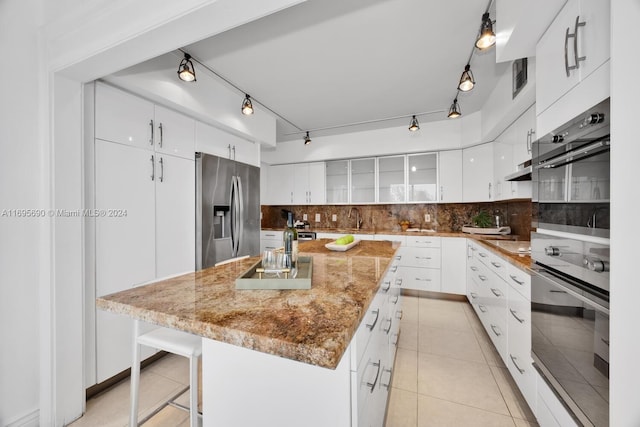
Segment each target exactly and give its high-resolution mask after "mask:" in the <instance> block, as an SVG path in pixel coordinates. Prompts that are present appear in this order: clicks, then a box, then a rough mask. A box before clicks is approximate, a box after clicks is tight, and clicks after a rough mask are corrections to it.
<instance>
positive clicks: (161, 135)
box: [158, 123, 164, 148]
mask: <svg viewBox="0 0 640 427" xmlns="http://www.w3.org/2000/svg"><path fill="white" fill-rule="evenodd" d="M158 130H159V131H160V142H159V143H158V145H159V146H160V148H162V143H163V142H164V141H163V138H164V132H163V131H162V123H160V124H159V125H158Z"/></svg>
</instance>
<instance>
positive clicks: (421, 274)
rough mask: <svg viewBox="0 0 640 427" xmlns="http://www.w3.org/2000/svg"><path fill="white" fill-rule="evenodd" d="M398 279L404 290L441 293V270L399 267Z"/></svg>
mask: <svg viewBox="0 0 640 427" xmlns="http://www.w3.org/2000/svg"><path fill="white" fill-rule="evenodd" d="M398 278H399V279H400V280H401V281H402V287H403V288H404V289H414V290H419V291H432V292H440V270H439V269H434V268H417V267H403V266H401V267H398Z"/></svg>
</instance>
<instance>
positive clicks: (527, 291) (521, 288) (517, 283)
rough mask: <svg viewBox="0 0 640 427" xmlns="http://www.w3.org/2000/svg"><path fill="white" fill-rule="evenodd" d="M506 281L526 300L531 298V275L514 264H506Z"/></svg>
mask: <svg viewBox="0 0 640 427" xmlns="http://www.w3.org/2000/svg"><path fill="white" fill-rule="evenodd" d="M506 280H507V283H509V285H511V287H512V288H514V289H516V290H517V291H518V292H519V293H520V294H521V295H522V296H523V297H525V298H526V299H527V300H529V301H530V300H531V275H530V274H529V273H527V272H526V271H524V270H520V269H519V268H518V267H516V266H514V265H511V264H509V265H507V278H506Z"/></svg>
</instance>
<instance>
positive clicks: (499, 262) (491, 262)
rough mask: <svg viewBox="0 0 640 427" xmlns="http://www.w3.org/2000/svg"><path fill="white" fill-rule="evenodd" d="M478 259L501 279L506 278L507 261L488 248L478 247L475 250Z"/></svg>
mask: <svg viewBox="0 0 640 427" xmlns="http://www.w3.org/2000/svg"><path fill="white" fill-rule="evenodd" d="M477 254H478V259H479V260H480V261H481V262H482V263H483V264H484V265H486V266H487V267H488V268H489V270H491V271H493V272H494V273H495V274H497V275H498V276H499V277H500V278H502V279H503V280H506V277H507V265H508V264H509V263H508V262H507V261H505V260H504V259H502V257H500V256H498V255H496V254H494V253H493V252H491V251H490V250H489V249H487V248H484V247H480V248H479V249H478V251H477Z"/></svg>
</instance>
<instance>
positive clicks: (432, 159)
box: [407, 153, 438, 202]
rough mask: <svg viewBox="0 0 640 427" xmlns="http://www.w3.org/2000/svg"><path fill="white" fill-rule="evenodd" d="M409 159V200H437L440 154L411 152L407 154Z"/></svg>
mask: <svg viewBox="0 0 640 427" xmlns="http://www.w3.org/2000/svg"><path fill="white" fill-rule="evenodd" d="M407 160H408V188H407V201H409V202H431V201H435V200H436V188H437V185H438V155H437V154H436V153H427V154H411V155H408V156H407Z"/></svg>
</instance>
